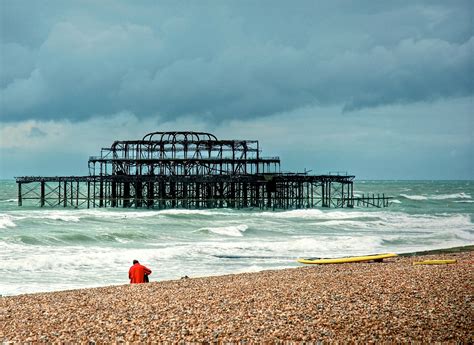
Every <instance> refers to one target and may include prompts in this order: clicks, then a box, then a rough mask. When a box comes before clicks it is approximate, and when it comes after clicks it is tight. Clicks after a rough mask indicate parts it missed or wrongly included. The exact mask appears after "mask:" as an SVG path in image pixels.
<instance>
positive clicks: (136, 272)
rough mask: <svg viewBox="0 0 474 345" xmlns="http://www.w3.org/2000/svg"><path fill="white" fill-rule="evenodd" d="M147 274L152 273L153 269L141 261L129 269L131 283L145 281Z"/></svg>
mask: <svg viewBox="0 0 474 345" xmlns="http://www.w3.org/2000/svg"><path fill="white" fill-rule="evenodd" d="M145 274H147V275H150V274H151V270H150V269H149V268H147V267H145V266H143V265H140V263H136V264H134V265H133V266H132V267H130V269H129V270H128V277H129V278H130V284H140V283H144V282H145Z"/></svg>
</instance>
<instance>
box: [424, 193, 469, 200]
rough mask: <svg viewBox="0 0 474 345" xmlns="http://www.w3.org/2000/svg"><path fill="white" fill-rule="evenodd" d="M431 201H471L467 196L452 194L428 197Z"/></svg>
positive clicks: (464, 194)
mask: <svg viewBox="0 0 474 345" xmlns="http://www.w3.org/2000/svg"><path fill="white" fill-rule="evenodd" d="M430 199H432V200H446V199H472V197H471V196H470V195H469V194H466V193H454V194H440V195H433V196H431V197H430Z"/></svg>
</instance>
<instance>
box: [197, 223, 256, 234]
mask: <svg viewBox="0 0 474 345" xmlns="http://www.w3.org/2000/svg"><path fill="white" fill-rule="evenodd" d="M247 229H248V226H247V225H245V224H240V225H229V226H221V227H204V228H200V229H199V230H198V231H209V232H212V233H214V234H218V235H224V236H232V237H242V236H243V233H244V232H245V230H247Z"/></svg>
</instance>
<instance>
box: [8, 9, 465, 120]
mask: <svg viewBox="0 0 474 345" xmlns="http://www.w3.org/2000/svg"><path fill="white" fill-rule="evenodd" d="M114 3H115V2H114ZM5 4H7V5H8V6H7V5H5ZM11 4H14V5H11ZM18 4H20V5H18ZM43 4H46V2H45V3H43ZM85 4H87V6H85V5H84V4H83V5H84V6H82V7H87V8H88V12H87V13H86V12H85V10H84V9H83V8H82V7H81V6H78V5H64V3H62V2H51V3H50V5H51V6H48V7H51V8H53V10H52V13H50V14H49V13H47V11H45V8H44V6H43V7H41V8H37V9H36V10H38V11H39V12H38V13H40V14H41V15H30V16H29V17H28V16H26V15H25V11H27V9H28V6H29V3H26V2H20V3H18V2H15V3H10V2H4V3H3V6H5V8H4V9H3V10H4V11H2V13H3V15H2V19H4V17H5V18H6V17H8V18H9V19H8V20H7V21H6V22H4V23H2V36H1V39H2V53H1V56H2V60H1V65H2V68H1V73H0V75H1V79H0V80H1V84H0V86H1V90H0V93H1V109H0V116H1V118H2V120H4V121H21V120H25V119H31V118H42V119H59V118H68V119H71V120H81V119H85V118H89V117H91V116H94V115H97V114H112V113H117V112H120V111H129V112H132V113H134V114H136V115H137V116H151V115H155V114H159V115H160V116H161V117H163V118H176V117H180V116H189V115H199V116H202V117H205V118H208V119H211V120H222V119H225V118H249V117H252V116H268V115H272V114H275V113H281V112H285V111H290V110H292V109H298V108H302V107H306V106H311V105H314V104H319V105H338V106H340V107H342V108H343V109H344V110H345V111H352V110H356V109H361V108H366V107H374V106H379V105H386V104H395V103H411V102H418V101H431V100H435V99H439V98H450V97H459V96H466V95H472V94H473V85H472V81H471V77H472V75H473V51H474V38H473V32H472V27H470V25H469V12H470V13H471V15H472V2H460V1H459V2H450V3H449V4H448V3H446V2H430V3H428V4H426V3H424V2H419V3H418V2H415V3H414V2H403V1H400V2H397V5H396V6H395V5H393V4H391V3H389V4H387V3H384V4H383V5H381V4H380V3H378V2H373V1H370V2H360V3H358V5H357V6H354V5H352V4H350V3H349V2H340V3H339V2H335V3H333V2H327V3H314V2H312V1H309V2H299V3H298V5H297V6H294V5H292V6H289V5H287V4H286V3H281V4H280V5H281V6H276V5H274V4H273V3H270V2H261V3H259V4H252V3H250V2H248V3H247V2H242V3H239V5H235V4H234V3H231V2H227V3H226V2H224V3H222V2H219V3H217V2H206V3H200V4H199V5H198V4H194V5H189V4H187V6H184V4H181V3H178V4H177V5H176V4H173V3H160V4H155V3H154V2H153V3H148V4H147V3H141V4H140V5H134V4H133V5H132V4H130V3H121V2H119V3H117V5H116V6H109V5H110V4H107V3H101V4H99V5H97V4H96V3H95V2H85ZM144 4H145V5H144ZM11 6H12V7H11ZM35 6H38V5H35ZM466 13H467V14H466ZM87 14H90V15H87ZM16 17H18V21H15V20H14V18H16ZM12 18H13V19H12ZM28 20H31V24H32V25H35V24H37V25H38V31H37V32H35V31H34V30H33V29H31V28H30V29H27V28H20V26H22V25H24V24H25V22H27V21H28ZM16 29H18V31H17V30H16ZM20 29H21V30H20Z"/></svg>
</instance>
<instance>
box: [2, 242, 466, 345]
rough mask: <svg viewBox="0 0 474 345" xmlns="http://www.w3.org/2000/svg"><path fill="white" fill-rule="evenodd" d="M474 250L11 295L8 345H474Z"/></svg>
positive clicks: (6, 305) (5, 306) (5, 331)
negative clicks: (339, 344)
mask: <svg viewBox="0 0 474 345" xmlns="http://www.w3.org/2000/svg"><path fill="white" fill-rule="evenodd" d="M473 253H474V252H472V251H467V252H454V253H438V254H435V255H423V256H403V257H397V258H391V259H386V260H385V261H384V262H383V263H356V264H339V265H317V266H316V265H315V266H304V267H299V268H293V269H284V270H275V271H263V272H258V273H244V274H235V275H226V276H218V277H206V278H190V279H182V280H176V281H165V282H154V283H149V284H140V285H122V286H112V287H103V288H93V289H80V290H71V291H61V292H52V293H38V294H29V295H20V296H12V297H3V298H0V341H1V342H6V343H8V342H34V343H37V342H67V341H72V342H99V343H103V342H107V343H109V342H122V341H135V342H153V341H168V342H210V343H212V342H251V343H252V342H277V343H278V342H286V341H294V342H301V341H304V342H306V343H315V342H317V341H326V342H327V341H358V342H364V343H366V342H392V341H400V342H407V341H420V342H423V343H431V342H435V341H438V342H440V341H443V342H445V341H448V342H459V341H461V342H466V343H472V342H474V332H473V330H474V323H473V313H474V312H473V310H474V308H473V302H474V298H473V294H474V289H473V263H474V255H473ZM433 258H436V259H440V258H443V259H457V263H456V264H452V265H438V266H435V265H433V266H413V265H412V262H414V261H419V260H422V259H433ZM157 271H158V276H159V269H158V270H157Z"/></svg>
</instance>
